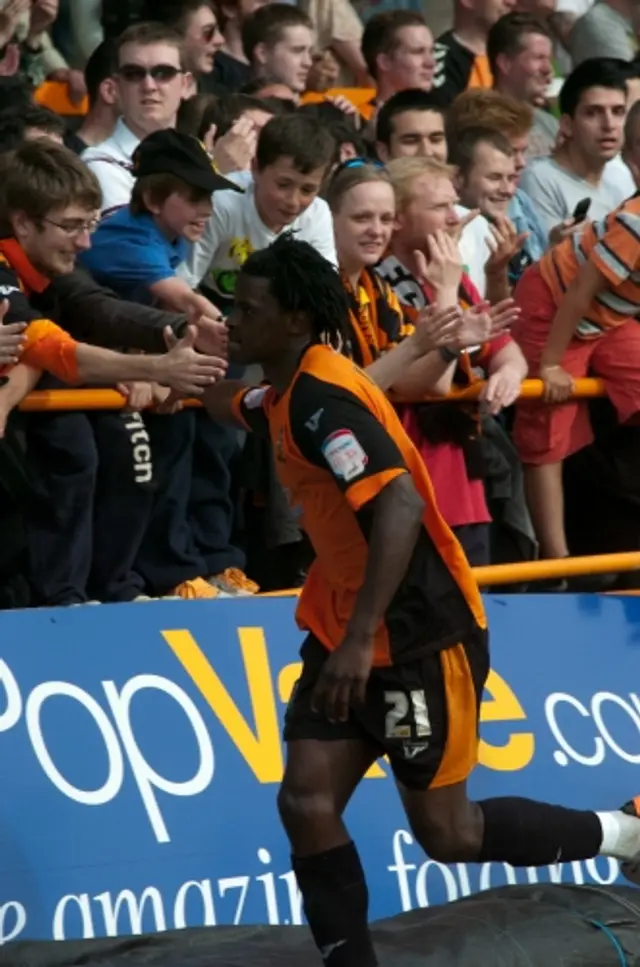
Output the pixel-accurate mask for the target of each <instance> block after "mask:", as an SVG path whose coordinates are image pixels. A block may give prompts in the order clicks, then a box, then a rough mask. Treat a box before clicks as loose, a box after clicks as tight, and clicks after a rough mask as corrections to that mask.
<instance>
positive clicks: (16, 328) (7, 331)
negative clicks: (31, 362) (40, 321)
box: [0, 299, 27, 368]
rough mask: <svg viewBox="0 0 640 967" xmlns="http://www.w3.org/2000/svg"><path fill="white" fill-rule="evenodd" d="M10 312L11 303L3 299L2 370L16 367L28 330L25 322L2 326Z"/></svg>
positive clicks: (0, 307)
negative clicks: (7, 367) (26, 330)
mask: <svg viewBox="0 0 640 967" xmlns="http://www.w3.org/2000/svg"><path fill="white" fill-rule="evenodd" d="M8 311H9V302H8V301H7V299H3V300H2V302H0V368H1V367H4V366H15V364H16V363H17V362H18V360H19V359H20V353H21V352H22V350H23V348H24V344H25V337H24V331H25V329H26V328H27V324H26V323H25V322H12V323H11V325H8V326H4V325H3V324H2V320H3V319H4V317H5V316H6V314H7V312H8Z"/></svg>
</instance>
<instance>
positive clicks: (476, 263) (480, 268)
mask: <svg viewBox="0 0 640 967" xmlns="http://www.w3.org/2000/svg"><path fill="white" fill-rule="evenodd" d="M456 213H457V214H458V216H459V217H460V218H464V217H465V215H468V214H469V209H468V208H465V207H464V206H463V205H456ZM491 237H492V235H491V228H490V226H489V222H488V221H487V219H486V218H485V217H484V215H476V217H475V218H474V219H473V220H472V221H471V222H469V224H468V225H467V227H466V228H465V229H464V230H463V232H462V236H461V237H460V242H459V245H458V249H459V251H460V256H461V258H462V264H463V266H464V271H465V272H466V273H467V275H468V276H469V278H470V279H471V281H472V282H473V284H474V285H475V287H476V289H477V290H478V292H479V293H480V295H481V296H482V297H483V298H484V296H485V294H486V291H487V277H486V275H485V268H484V267H485V263H486V261H487V259H488V258H489V256H490V255H491V252H492V249H491V246H490V245H489V241H488V240H489V239H490V238H491Z"/></svg>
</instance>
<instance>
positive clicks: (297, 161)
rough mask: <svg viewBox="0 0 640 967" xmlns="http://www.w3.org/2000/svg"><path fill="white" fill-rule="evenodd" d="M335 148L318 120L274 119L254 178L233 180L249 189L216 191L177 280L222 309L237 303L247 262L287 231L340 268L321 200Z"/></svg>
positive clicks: (258, 153)
mask: <svg viewBox="0 0 640 967" xmlns="http://www.w3.org/2000/svg"><path fill="white" fill-rule="evenodd" d="M335 154H336V146H335V142H334V140H333V138H332V137H331V135H330V134H329V133H328V132H327V131H326V130H325V129H324V128H322V127H320V126H319V125H318V123H317V121H316V120H315V119H314V118H311V117H306V116H305V115H303V114H287V115H281V116H279V117H274V118H272V119H271V120H270V121H268V122H267V124H265V126H264V128H263V129H262V131H261V132H260V137H259V139H258V147H257V151H256V157H255V159H254V162H253V168H252V173H251V174H250V173H248V172H238V173H237V174H234V175H232V176H231V179H232V181H234V182H235V183H236V184H238V185H240V186H241V187H242V188H244V193H243V194H239V193H238V192H235V191H220V192H216V203H215V206H214V211H213V215H212V216H211V218H210V219H209V223H208V225H207V228H206V230H205V233H204V235H203V237H202V239H201V240H200V241H199V242H198V243H197V244H196V245H195V246H194V249H193V252H192V254H191V256H190V258H189V259H188V262H187V263H186V264H185V265H184V266H182V267H181V269H180V270H179V274H180V275H182V276H183V277H184V278H187V279H188V281H189V283H190V285H191V286H192V287H193V288H195V287H196V286H198V285H201V286H202V288H203V291H204V292H205V293H206V295H207V296H208V297H209V298H210V299H211V300H212V301H213V302H215V303H216V304H217V305H218V306H219V307H220V308H221V309H223V310H225V309H228V308H229V307H230V305H231V302H232V300H233V294H234V291H235V281H236V277H237V275H238V273H239V271H240V269H241V268H242V265H243V264H244V262H245V261H246V259H247V258H248V257H249V255H250V254H251V253H252V252H254V251H257V250H258V249H263V248H267V246H269V245H270V244H271V242H273V240H274V239H275V238H277V237H278V235H280V234H282V232H284V231H294V232H295V233H296V238H299V239H300V240H301V241H305V242H309V244H310V245H313V247H314V248H315V249H316V250H317V251H318V252H319V253H320V254H321V255H324V257H325V258H326V259H328V260H329V261H330V262H333V263H334V265H335V264H337V258H336V249H335V241H334V238H333V222H332V219H331V213H330V211H329V207H328V205H327V204H326V202H325V201H323V200H322V199H321V198H318V192H319V191H320V188H321V187H322V184H323V182H324V179H325V177H326V175H327V172H328V170H329V167H330V166H331V165H332V164H333V162H334V160H335Z"/></svg>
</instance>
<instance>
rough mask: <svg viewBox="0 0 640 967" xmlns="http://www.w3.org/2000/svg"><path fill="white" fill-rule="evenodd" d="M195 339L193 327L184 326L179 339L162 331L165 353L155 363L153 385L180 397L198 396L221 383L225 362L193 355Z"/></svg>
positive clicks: (166, 331)
mask: <svg viewBox="0 0 640 967" xmlns="http://www.w3.org/2000/svg"><path fill="white" fill-rule="evenodd" d="M197 338H198V330H197V329H196V327H195V326H188V327H187V331H186V333H185V335H184V336H183V338H182V339H178V338H177V336H176V335H175V333H174V332H173V330H172V329H171V327H170V326H167V328H166V329H165V331H164V339H165V343H166V345H167V349H168V350H169V352H168V353H167V354H166V356H161V357H160V359H159V365H158V374H157V378H156V381H157V382H158V383H161V384H163V385H165V386H170V387H171V389H173V390H176V392H177V393H180V394H182V395H183V396H194V395H196V396H199V395H200V394H201V393H202V392H204V390H205V388H206V387H207V386H211V384H212V383H215V382H216V381H217V380H219V379H223V378H224V375H225V373H226V370H227V361H226V359H221V358H219V357H217V356H205V355H203V354H202V353H199V352H197V350H196V349H195V344H196V340H197Z"/></svg>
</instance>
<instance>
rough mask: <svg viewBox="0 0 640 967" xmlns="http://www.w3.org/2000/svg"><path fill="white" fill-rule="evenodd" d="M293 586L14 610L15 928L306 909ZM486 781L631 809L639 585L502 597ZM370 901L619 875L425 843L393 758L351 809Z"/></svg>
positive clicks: (5, 865)
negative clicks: (285, 722)
mask: <svg viewBox="0 0 640 967" xmlns="http://www.w3.org/2000/svg"><path fill="white" fill-rule="evenodd" d="M294 607H295V600H293V599H291V598H271V599H269V598H266V599H264V598H263V599H261V598H255V599H243V600H241V601H238V600H224V601H209V602H197V601H196V602H180V603H178V602H164V603H152V604H146V605H143V604H135V605H112V606H102V607H100V608H91V607H85V608H77V609H56V610H34V611H28V612H8V613H3V614H2V615H0V640H1V642H2V644H1V647H0V776H1V786H0V943H5V942H8V941H9V940H15V939H17V938H20V939H27V938H43V939H50V938H57V939H62V938H77V937H83V936H84V937H94V936H95V937H98V936H114V935H117V934H124V933H131V932H135V933H139V932H142V931H149V930H163V929H169V928H173V927H183V926H200V925H203V924H216V923H217V924H223V923H224V924H228V923H243V924H247V923H269V922H270V923H300V922H301V920H302V912H301V904H300V898H299V895H298V892H297V889H296V884H295V880H294V877H293V875H292V873H291V864H290V858H289V850H288V847H287V842H286V839H285V837H284V834H283V833H282V831H281V828H280V825H279V822H278V817H277V813H276V808H275V799H276V791H277V788H278V783H279V781H280V779H281V777H282V771H283V748H282V744H281V740H280V729H281V724H282V717H283V713H284V709H285V706H286V702H287V698H288V696H289V694H290V692H291V689H292V686H293V683H294V681H295V679H296V677H297V674H298V671H299V664H298V657H297V653H298V648H299V645H300V642H301V638H302V636H301V634H300V632H299V631H298V630H297V629H296V626H295V624H294V620H293V611H294ZM487 608H488V612H489V619H490V623H491V629H492V652H493V661H492V665H493V670H492V672H491V676H490V678H489V681H488V683H487V690H486V694H485V700H484V703H483V706H482V726H481V733H482V740H481V743H480V765H479V767H478V769H477V770H476V772H475V774H474V776H473V778H472V780H471V792H472V794H473V795H474V796H475V797H477V798H485V797H489V796H500V795H517V796H530V797H534V798H540V799H548V800H550V801H554V802H558V803H562V804H564V805H569V806H577V807H580V808H585V807H593V808H596V809H608V808H614V807H616V806H618V805H620V804H621V803H622V802H623V801H625V800H626V799H628V798H629V797H630V796H632V795H634V794H635V793H638V792H640V788H639V787H640V778H639V776H640V773H639V771H638V768H637V767H638V764H640V599H634V598H625V597H601V596H593V595H578V596H560V595H557V596H554V595H549V596H534V595H531V596H515V595H514V596H505V597H497V596H496V597H488V598H487ZM347 822H348V825H349V827H350V829H351V831H352V834H353V836H354V838H355V839H356V840H357V842H358V845H359V847H360V850H361V853H362V857H363V861H364V865H365V868H366V871H367V875H368V878H369V884H370V894H371V915H372V917H373V918H377V917H382V916H389V915H393V914H395V913H398V912H400V911H402V910H409V909H413V908H416V907H418V906H426V905H432V904H435V903H441V902H444V901H446V900H452V899H456V898H458V897H461V896H465V895H467V894H469V893H471V892H475V891H477V890H481V889H486V888H487V887H489V886H497V885H501V884H504V883H512V882H518V883H529V882H536V881H540V882H542V881H547V882H548V881H562V882H577V883H589V882H596V883H612V882H615V881H616V879H617V878H618V875H619V870H618V865H617V863H616V862H615V861H613V860H607V859H603V858H600V859H598V860H597V861H593V860H590V861H588V862H581V863H570V864H566V865H565V866H553V867H548V868H544V869H540V870H533V869H529V870H513V869H512V868H510V867H508V866H504V865H501V864H484V865H474V864H465V863H458V864H453V865H451V866H444V865H442V864H438V863H435V862H433V861H431V860H429V859H428V858H427V857H425V856H424V854H423V853H422V852H421V850H420V849H419V848H418V846H417V845H416V844H415V843H414V841H413V838H412V836H411V834H410V832H409V829H408V824H407V822H406V820H405V818H404V815H403V813H402V810H401V808H400V805H399V802H398V799H397V795H396V792H395V788H394V785H393V782H392V780H390V779H389V776H388V771H387V767H386V764H385V762H384V761H383V762H381V763H380V764H379V765H376V766H375V767H374V768H373V769H372V771H371V773H370V774H369V776H368V777H367V778H366V779H365V780H364V781H363V783H362V784H361V786H360V788H359V789H358V791H357V793H356V795H355V797H354V799H353V802H352V803H351V805H350V806H349V809H348V813H347Z"/></svg>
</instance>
